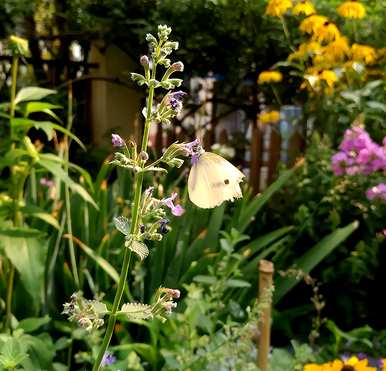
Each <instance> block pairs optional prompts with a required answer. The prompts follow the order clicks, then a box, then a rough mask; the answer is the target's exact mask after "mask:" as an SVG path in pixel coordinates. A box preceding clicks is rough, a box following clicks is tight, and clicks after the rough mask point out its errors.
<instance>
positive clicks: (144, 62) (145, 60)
mask: <svg viewBox="0 0 386 371" xmlns="http://www.w3.org/2000/svg"><path fill="white" fill-rule="evenodd" d="M139 63H141V65H142V66H148V65H149V63H150V62H149V58H148V57H147V55H143V56H142V57H141V58H140V59H139Z"/></svg>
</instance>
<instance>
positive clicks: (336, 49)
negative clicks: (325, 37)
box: [323, 36, 350, 62]
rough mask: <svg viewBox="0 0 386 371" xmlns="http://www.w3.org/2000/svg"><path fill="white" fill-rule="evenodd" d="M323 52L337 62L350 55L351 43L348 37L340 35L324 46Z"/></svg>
mask: <svg viewBox="0 0 386 371" xmlns="http://www.w3.org/2000/svg"><path fill="white" fill-rule="evenodd" d="M323 54H324V55H327V56H328V57H330V58H331V60H333V61H335V62H342V61H343V60H344V59H345V58H346V57H348V56H349V55H350V45H349V43H348V40H347V38H346V37H344V36H342V37H338V38H337V39H336V40H335V41H333V42H331V43H329V44H328V45H326V46H325V47H324V48H323Z"/></svg>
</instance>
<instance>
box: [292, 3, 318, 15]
mask: <svg viewBox="0 0 386 371" xmlns="http://www.w3.org/2000/svg"><path fill="white" fill-rule="evenodd" d="M314 13H315V8H314V4H312V3H311V2H309V1H307V0H301V1H300V3H297V4H296V5H295V6H294V8H293V9H292V14H294V15H299V14H304V15H310V14H314Z"/></svg>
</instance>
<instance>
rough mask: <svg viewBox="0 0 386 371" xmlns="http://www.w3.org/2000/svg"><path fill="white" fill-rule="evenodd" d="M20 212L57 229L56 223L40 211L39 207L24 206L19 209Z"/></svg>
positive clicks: (50, 216)
mask: <svg viewBox="0 0 386 371" xmlns="http://www.w3.org/2000/svg"><path fill="white" fill-rule="evenodd" d="M20 211H21V212H22V213H23V214H24V215H26V216H32V217H34V218H38V219H41V220H43V221H45V222H46V223H47V224H50V225H52V226H53V227H54V228H56V229H59V223H58V221H57V220H56V219H55V218H54V217H53V216H52V215H51V214H48V213H46V212H45V211H44V209H41V208H40V207H37V206H33V205H26V206H24V207H21V208H20Z"/></svg>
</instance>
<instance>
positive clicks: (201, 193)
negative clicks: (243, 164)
mask: <svg viewBox="0 0 386 371" xmlns="http://www.w3.org/2000/svg"><path fill="white" fill-rule="evenodd" d="M243 177H244V174H243V173H242V172H241V171H240V170H238V169H237V168H236V167H235V166H233V165H232V164H231V163H230V162H228V161H227V160H225V159H224V158H222V157H221V156H218V155H216V154H214V153H210V152H204V153H203V154H202V155H201V156H200V158H199V160H198V162H197V163H196V164H195V165H193V166H192V169H191V171H190V174H189V179H188V190H189V198H190V200H191V201H192V202H193V203H194V204H195V205H197V206H198V207H201V208H204V209H208V208H213V207H216V206H219V205H221V204H222V203H223V202H224V201H227V200H231V201H233V200H234V199H235V198H239V197H241V196H242V194H241V189H240V185H239V183H240V182H241V181H242V178H243Z"/></svg>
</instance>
